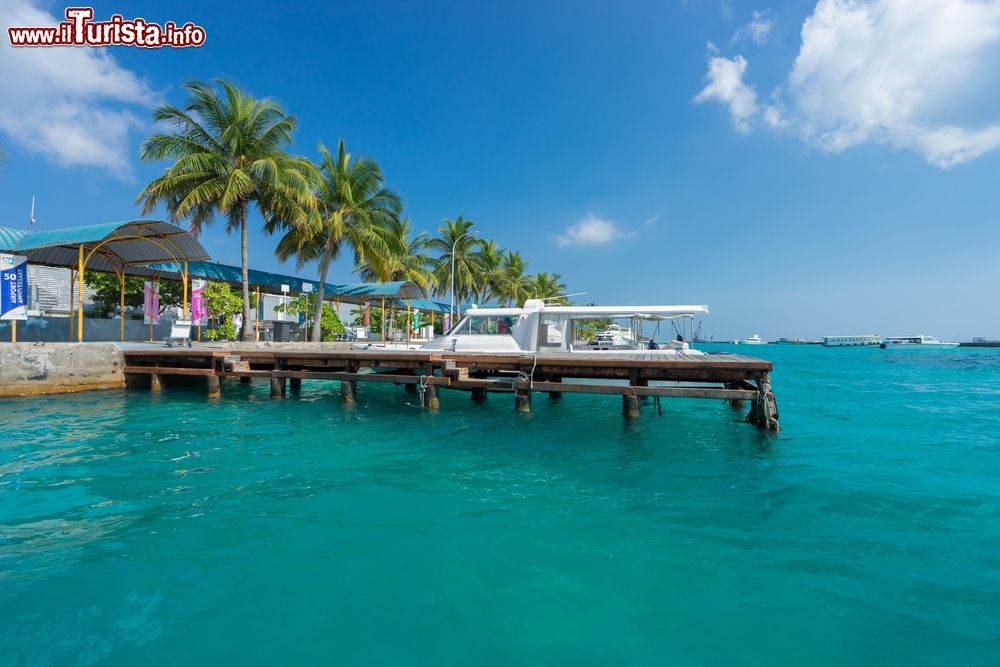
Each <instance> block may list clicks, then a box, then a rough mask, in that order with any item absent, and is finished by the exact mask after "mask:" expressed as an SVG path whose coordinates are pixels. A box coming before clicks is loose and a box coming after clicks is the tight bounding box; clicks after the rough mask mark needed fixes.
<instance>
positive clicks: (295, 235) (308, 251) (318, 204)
mask: <svg viewBox="0 0 1000 667" xmlns="http://www.w3.org/2000/svg"><path fill="white" fill-rule="evenodd" d="M319 150H320V153H322V156H323V157H322V160H321V161H320V165H319V179H318V181H317V187H316V199H315V214H314V215H312V216H310V218H309V219H308V220H307V221H305V222H304V223H301V224H298V225H291V226H286V228H287V231H286V233H285V235H284V236H283V237H282V239H281V240H280V241H279V242H278V247H277V251H276V252H277V255H278V257H279V258H280V259H286V258H288V257H291V256H294V257H296V259H297V262H298V265H299V267H300V268H301V266H302V265H303V264H305V263H307V262H312V261H315V262H318V266H319V288H318V289H317V294H316V297H317V300H318V303H322V302H323V295H324V291H325V287H326V276H327V273H328V271H329V268H330V263H331V262H332V261H333V260H335V259H337V257H338V256H339V255H340V252H341V250H342V249H343V247H344V245H345V244H346V245H347V246H349V247H350V249H351V251H352V252H353V254H354V266H355V267H356V268H358V269H359V270H361V271H366V270H372V271H375V272H376V273H380V274H381V273H384V271H385V269H383V268H382V266H381V265H382V264H384V263H385V262H386V261H387V258H388V257H389V256H390V253H389V250H390V245H389V242H388V241H387V239H386V234H384V233H382V232H381V231H380V230H381V229H382V228H386V227H390V226H391V225H392V224H393V223H394V222H395V221H396V220H397V217H398V215H399V212H400V211H401V210H402V208H403V204H402V199H401V198H400V196H399V195H398V194H396V192H395V191H393V190H392V189H390V188H388V187H386V186H385V177H384V176H383V174H382V169H381V168H380V167H379V166H378V164H377V163H376V162H375V161H374V160H371V159H368V158H365V157H359V158H357V159H355V160H354V161H353V162H352V161H351V154H350V153H348V152H347V150H346V149H345V148H344V140H343V139H341V140H340V141H339V142H338V143H337V155H336V156H334V155H332V154H331V153H330V151H328V150H327V149H326V146H324V145H323V144H320V147H319ZM371 267H375V268H371ZM320 335H321V329H320V322H319V318H316V320H314V321H313V328H312V334H311V339H312V340H313V341H319V340H320Z"/></svg>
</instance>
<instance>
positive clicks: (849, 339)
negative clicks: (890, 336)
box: [823, 335, 882, 347]
mask: <svg viewBox="0 0 1000 667" xmlns="http://www.w3.org/2000/svg"><path fill="white" fill-rule="evenodd" d="M881 342H882V339H881V338H879V337H878V336H874V335H872V336H823V345H825V346H826V347H873V346H875V345H879V344H880V343H881Z"/></svg>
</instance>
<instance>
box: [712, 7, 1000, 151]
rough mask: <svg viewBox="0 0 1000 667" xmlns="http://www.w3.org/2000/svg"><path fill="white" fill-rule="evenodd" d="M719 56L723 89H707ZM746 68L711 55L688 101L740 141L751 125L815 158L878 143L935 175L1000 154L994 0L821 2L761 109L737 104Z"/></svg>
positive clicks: (742, 98)
mask: <svg viewBox="0 0 1000 667" xmlns="http://www.w3.org/2000/svg"><path fill="white" fill-rule="evenodd" d="M720 58H721V59H722V60H723V61H726V62H728V63H731V64H730V65H729V68H730V72H729V73H728V75H729V76H728V79H727V81H728V84H726V85H723V84H718V85H717V86H716V87H715V88H713V87H712V85H713V83H714V82H715V81H716V79H718V78H719V75H718V73H717V70H718V66H717V65H715V63H714V61H716V60H717V59H720ZM745 63H746V61H745V60H744V59H743V57H742V56H739V55H737V56H736V57H735V58H732V59H726V58H722V56H718V55H716V56H714V57H712V58H711V59H710V61H709V74H708V77H709V86H707V87H706V89H705V90H703V91H702V93H700V94H699V97H698V98H696V100H697V101H703V99H712V100H716V101H720V102H723V103H724V104H726V105H727V106H728V107H729V111H730V114H731V115H732V116H733V120H734V124H736V125H737V129H740V130H741V131H746V129H747V128H749V127H750V126H752V124H753V122H754V121H755V120H757V119H758V118H759V119H760V120H762V121H763V122H764V123H765V124H767V125H769V126H771V127H779V128H781V127H783V128H787V129H789V130H790V131H793V132H795V133H796V134H798V135H799V136H800V137H801V138H802V139H803V140H804V141H806V142H807V143H809V144H810V145H813V146H816V147H818V148H819V149H821V150H825V151H830V152H839V151H843V150H845V149H848V148H851V147H853V146H858V145H862V144H869V143H876V144H884V145H887V146H890V147H892V148H896V149H906V150H912V151H915V152H917V153H919V154H920V155H921V156H923V157H924V159H925V160H927V162H929V163H931V164H933V165H937V166H939V167H950V166H953V165H956V164H959V163H962V162H966V161H968V160H972V159H974V158H976V157H978V156H980V155H982V154H983V153H985V152H987V151H990V150H993V149H996V148H998V147H1000V112H998V110H997V109H998V107H997V104H996V90H997V89H998V84H1000V2H998V1H997V0H985V1H984V0H906V1H905V2H904V1H902V0H866V1H862V0H820V1H819V2H818V4H817V5H816V8H815V9H814V11H813V13H812V15H811V16H809V17H808V18H807V19H806V20H805V22H804V23H803V26H802V43H801V46H800V49H799V54H798V56H797V58H796V59H795V63H794V65H793V67H792V69H791V71H790V73H789V74H788V79H787V83H786V85H784V86H783V88H782V90H781V91H780V92H779V93H777V94H776V96H775V100H774V104H772V105H760V104H758V103H757V100H756V96H753V97H751V96H749V95H748V94H747V92H746V91H747V90H749V91H750V92H753V89H752V88H750V87H749V86H748V84H746V83H744V82H743V74H744V72H745V70H746V64H745ZM706 91H708V92H706ZM727 91H728V93H729V94H728V96H727V95H726V92H727ZM699 98H703V99H699ZM734 104H736V105H738V106H737V107H734Z"/></svg>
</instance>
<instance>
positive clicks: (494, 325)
mask: <svg viewBox="0 0 1000 667" xmlns="http://www.w3.org/2000/svg"><path fill="white" fill-rule="evenodd" d="M515 324H516V322H515V321H514V318H513V317H511V316H509V315H500V316H497V315H467V316H465V317H464V318H462V320H461V321H460V322H459V323H458V325H457V326H456V327H455V328H454V329H452V330H451V331H450V332H449V335H455V334H459V335H463V336H509V335H510V334H511V333H512V332H513V331H514V325H515Z"/></svg>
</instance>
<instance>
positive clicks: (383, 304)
mask: <svg viewBox="0 0 1000 667" xmlns="http://www.w3.org/2000/svg"><path fill="white" fill-rule="evenodd" d="M382 342H383V343H384V342H385V297H382Z"/></svg>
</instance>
